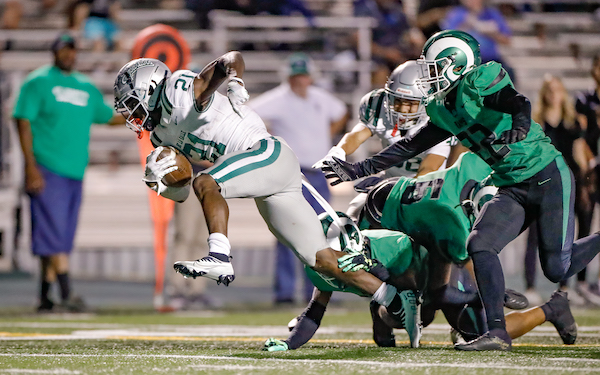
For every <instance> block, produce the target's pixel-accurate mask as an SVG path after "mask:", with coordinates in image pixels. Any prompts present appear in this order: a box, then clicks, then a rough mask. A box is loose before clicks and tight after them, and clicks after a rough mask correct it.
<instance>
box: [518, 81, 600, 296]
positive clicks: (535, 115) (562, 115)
mask: <svg viewBox="0 0 600 375" xmlns="http://www.w3.org/2000/svg"><path fill="white" fill-rule="evenodd" d="M532 119H533V120H534V121H535V122H537V123H538V124H540V125H541V126H542V128H543V129H544V133H546V135H548V137H550V140H551V141H552V144H554V146H555V147H556V149H557V150H558V151H560V152H561V153H562V155H563V157H564V158H565V161H566V163H567V165H568V166H569V168H570V169H571V171H572V172H573V175H574V177H575V188H576V193H575V215H576V217H577V223H578V227H579V230H578V233H577V238H583V237H586V236H587V235H589V234H590V229H591V224H592V213H593V211H592V209H593V205H594V198H593V192H592V189H593V186H592V185H591V183H590V182H591V181H592V180H593V178H590V172H593V171H590V168H589V160H590V159H591V157H592V154H591V151H590V149H589V147H588V145H587V144H586V142H585V140H584V138H582V137H581V131H580V128H579V124H578V123H577V116H576V112H575V105H574V104H573V100H572V98H571V97H570V96H569V93H568V92H567V90H566V89H565V86H564V85H563V83H562V80H561V79H560V78H558V77H554V76H551V75H547V76H546V77H545V78H544V83H543V84H542V87H541V89H540V91H539V96H538V100H537V102H536V103H535V105H534V108H533V111H532ZM532 228H535V226H531V227H530V230H529V235H528V239H527V250H526V253H525V280H526V284H527V285H526V286H527V292H526V293H527V297H528V298H532V299H533V300H532V301H531V303H533V304H536V303H537V302H539V300H538V301H536V300H535V299H536V294H535V293H534V291H535V274H536V265H537V257H536V255H535V254H536V252H537V238H538V236H537V232H536V231H535V230H532ZM560 288H561V289H562V290H564V291H567V292H568V294H569V299H570V300H571V302H573V303H579V304H583V303H585V302H586V301H587V302H588V303H590V304H594V305H600V297H599V296H595V295H594V294H593V293H590V291H589V285H588V284H587V282H586V270H585V269H583V270H582V271H581V272H579V273H578V274H577V283H576V285H575V287H574V289H571V288H569V286H568V282H567V280H563V281H561V282H560ZM538 297H539V296H538ZM582 298H583V300H582ZM539 299H541V298H539Z"/></svg>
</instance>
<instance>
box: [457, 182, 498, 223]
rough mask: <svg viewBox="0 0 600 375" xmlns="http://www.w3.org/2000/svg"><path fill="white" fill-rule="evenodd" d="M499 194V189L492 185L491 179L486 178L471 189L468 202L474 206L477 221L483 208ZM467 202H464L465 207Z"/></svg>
mask: <svg viewBox="0 0 600 375" xmlns="http://www.w3.org/2000/svg"><path fill="white" fill-rule="evenodd" d="M497 192H498V188H497V187H496V186H494V185H492V179H491V177H489V176H488V177H487V178H485V179H484V180H483V181H481V182H480V183H478V184H477V185H475V186H474V187H473V189H471V191H470V192H469V198H468V200H467V202H470V204H471V206H472V211H473V215H475V219H477V218H478V217H479V215H481V210H482V209H483V206H484V205H485V204H486V203H487V202H489V201H490V200H491V199H492V198H494V196H495V195H496V193H497ZM465 203H466V202H463V205H464V204H465Z"/></svg>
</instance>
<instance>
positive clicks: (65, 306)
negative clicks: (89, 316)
mask: <svg viewBox="0 0 600 375" xmlns="http://www.w3.org/2000/svg"><path fill="white" fill-rule="evenodd" d="M59 307H60V310H61V311H63V312H70V313H80V312H84V311H85V310H86V306H85V302H83V299H82V298H81V297H77V296H73V297H70V298H69V299H68V300H66V301H62V302H61V304H60V305H59Z"/></svg>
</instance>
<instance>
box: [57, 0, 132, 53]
mask: <svg viewBox="0 0 600 375" xmlns="http://www.w3.org/2000/svg"><path fill="white" fill-rule="evenodd" d="M74 1H75V3H74V4H73V5H72V7H71V12H72V14H71V15H70V18H71V20H70V23H71V24H70V25H69V26H70V28H71V30H73V31H74V32H77V31H80V30H81V31H82V36H83V38H84V39H85V40H88V41H91V42H92V49H93V50H94V51H107V50H108V51H114V50H117V49H119V32H120V28H119V25H118V24H117V20H118V17H119V12H120V10H121V3H120V0H74Z"/></svg>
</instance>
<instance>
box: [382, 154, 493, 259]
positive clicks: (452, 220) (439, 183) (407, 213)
mask: <svg viewBox="0 0 600 375" xmlns="http://www.w3.org/2000/svg"><path fill="white" fill-rule="evenodd" d="M491 171H492V170H491V168H490V167H489V166H488V165H487V164H486V163H485V162H484V161H483V160H481V158H479V157H478V156H477V155H475V154H473V153H471V152H466V153H464V154H462V155H461V156H460V157H459V159H458V160H457V161H456V163H455V164H454V165H453V166H452V167H450V168H448V169H443V170H440V171H435V172H431V173H427V174H426V175H423V176H419V177H417V178H406V177H400V179H399V180H398V182H397V183H396V184H395V185H394V187H393V188H392V190H391V191H390V194H389V195H388V197H387V199H386V201H385V205H384V207H383V213H382V215H381V225H382V226H383V227H384V228H386V229H390V230H396V231H400V232H404V233H406V234H408V235H409V236H410V237H412V238H413V239H414V240H415V241H416V242H417V243H419V244H421V245H423V246H424V247H425V248H426V249H427V250H428V251H437V252H438V253H439V254H441V255H442V256H443V257H444V258H446V259H447V260H448V261H451V262H453V263H461V262H463V261H465V260H466V259H468V254H467V249H466V243H467V236H468V235H469V232H470V230H471V225H472V222H471V219H470V218H469V216H467V213H466V211H465V210H464V209H463V207H462V206H461V201H462V199H465V198H464V196H465V194H467V193H468V192H469V191H470V190H471V189H472V188H473V187H474V186H475V185H477V183H479V182H480V181H482V180H483V179H485V178H486V177H487V176H488V175H489V174H490V172H491ZM461 197H463V198H461Z"/></svg>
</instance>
